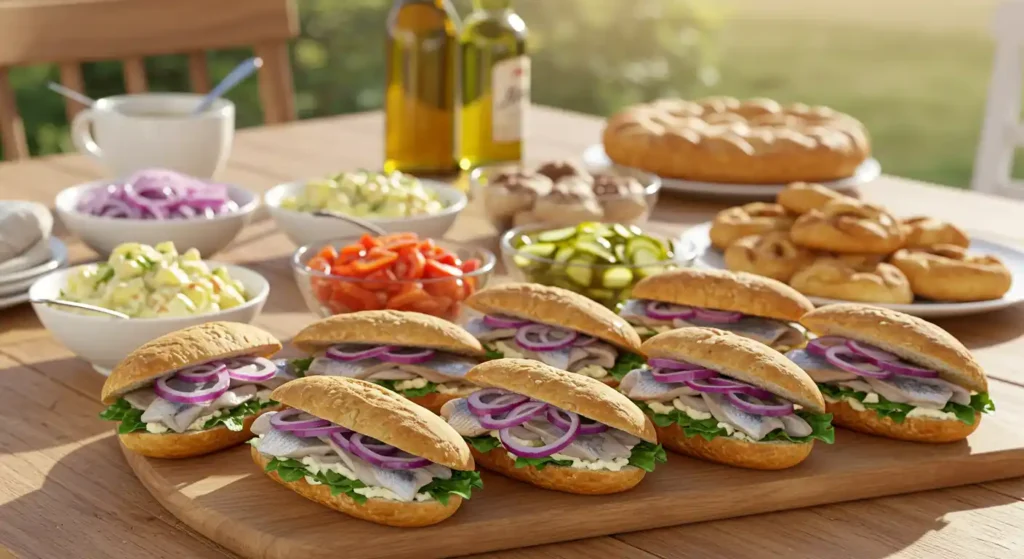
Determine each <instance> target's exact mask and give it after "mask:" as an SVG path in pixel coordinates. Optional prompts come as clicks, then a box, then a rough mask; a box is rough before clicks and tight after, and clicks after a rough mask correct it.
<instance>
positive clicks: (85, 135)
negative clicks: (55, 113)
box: [71, 109, 103, 160]
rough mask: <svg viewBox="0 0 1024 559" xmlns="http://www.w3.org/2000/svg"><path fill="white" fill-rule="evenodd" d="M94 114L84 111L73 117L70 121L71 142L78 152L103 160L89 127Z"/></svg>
mask: <svg viewBox="0 0 1024 559" xmlns="http://www.w3.org/2000/svg"><path fill="white" fill-rule="evenodd" d="M95 116H96V113H95V112H94V111H93V110H92V109H85V110H83V111H81V112H80V113H78V114H77V115H75V118H74V119H73V120H72V121H71V141H72V142H74V144H75V148H77V149H78V151H80V152H82V153H85V154H88V155H91V156H93V157H95V158H96V159H99V160H102V159H103V150H102V149H100V146H99V144H97V143H96V140H94V139H93V138H92V133H91V132H90V131H89V125H90V124H91V123H92V121H93V118H94V117H95Z"/></svg>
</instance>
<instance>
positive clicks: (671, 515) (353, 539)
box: [125, 381, 1024, 559]
mask: <svg viewBox="0 0 1024 559" xmlns="http://www.w3.org/2000/svg"><path fill="white" fill-rule="evenodd" d="M991 394H992V397H993V398H994V399H995V400H996V401H997V402H998V404H997V405H998V406H999V413H997V414H994V415H993V416H991V417H986V418H985V419H984V420H983V421H982V423H981V426H980V427H979V428H978V430H977V431H976V432H975V433H974V434H973V435H972V436H971V437H970V439H969V440H968V441H964V442H961V443H957V444H947V445H925V444H908V443H902V442H898V441H891V440H886V439H880V438H877V437H871V436H867V435H861V434H858V433H854V432H851V431H845V430H837V433H836V443H835V444H834V445H823V444H820V443H817V444H815V448H814V451H813V452H812V453H811V456H810V457H809V458H808V459H807V461H805V462H804V463H803V464H801V465H799V466H797V467H795V468H790V469H788V470H783V471H778V472H761V471H752V470H742V469H737V468H730V467H727V466H721V465H717V464H710V463H707V462H703V461H700V460H695V459H690V458H686V457H684V456H679V455H675V454H670V455H669V461H668V463H666V464H662V465H659V466H658V468H657V469H656V470H655V471H654V472H653V473H650V474H648V475H647V476H646V477H645V478H644V480H643V482H642V483H641V484H640V485H639V486H638V487H637V488H635V489H633V490H631V491H628V492H626V493H622V494H618V495H609V496H605V497H587V496H579V495H568V494H564V493H558V492H555V491H545V490H543V489H538V488H535V487H532V486H529V485H526V484H523V483H518V482H516V481H513V480H509V479H506V478H503V477H501V476H498V475H494V474H491V473H490V472H483V476H484V489H483V490H481V491H478V492H476V493H474V496H473V498H472V499H470V500H469V501H467V502H465V503H464V504H463V506H462V508H461V509H459V512H458V513H457V514H456V515H455V516H454V517H452V518H451V519H449V520H446V521H445V522H442V523H441V524H438V525H436V526H431V527H428V528H422V529H417V530H408V529H401V528H391V527H387V526H378V525H375V524H370V523H366V522H363V521H360V520H356V519H353V518H351V517H348V516H345V515H342V514H339V513H337V512H335V511H332V510H330V509H327V508H325V507H322V506H320V505H317V504H315V503H313V502H311V501H308V500H305V499H302V498H301V497H298V496H297V495H295V494H294V493H292V492H291V491H288V490H287V489H286V488H283V487H281V486H279V485H277V484H275V483H273V482H272V481H271V480H270V479H268V478H267V477H266V476H265V475H264V474H263V473H262V472H261V471H260V470H259V468H257V467H256V466H255V464H253V462H252V459H251V458H250V453H249V449H248V447H246V446H243V447H240V448H235V449H232V450H229V451H225V452H221V453H218V454H214V455H211V456H206V457H202V458H197V459H193V460H159V459H150V458H145V457H142V456H139V455H136V454H134V453H132V452H130V451H125V457H126V459H127V460H128V463H129V465H131V467H132V469H133V470H134V471H135V474H136V475H137V476H138V478H139V480H140V481H141V482H142V484H143V485H144V486H146V488H147V489H149V491H150V493H152V494H153V496H154V497H156V499H157V500H158V501H160V503H162V504H163V505H164V506H165V507H166V508H167V509H168V510H169V511H171V512H172V513H174V515H175V516H177V517H178V518H179V519H181V520H182V521H184V522H185V523H186V524H188V525H189V526H191V527H193V528H195V529H196V530H197V531H199V532H200V533H202V534H204V535H206V536H207V537H209V538H210V539H212V540H214V541H216V542H218V543H220V544H222V545H224V546H225V547H227V548H229V549H231V550H234V551H236V552H238V553H239V554H241V555H242V556H244V557H260V558H266V559H284V558H288V557H298V556H301V557H308V558H310V559H319V558H324V559H327V558H329V557H337V556H338V555H339V554H342V553H344V555H345V557H348V558H351V559H377V558H384V557H395V558H399V557H408V558H416V557H420V558H424V559H426V558H432V557H450V556H452V555H461V554H465V553H475V552H480V551H491V550H495V549H506V548H515V547H522V546H524V545H536V544H544V543H551V542H557V541H566V540H574V539H579V538H584V537H591V536H596V535H606V534H614V533H619V532H627V531H635V530H642V529H647V528H658V527H662V526H670V525H675V524H685V523H692V522H701V521H706V520H716V519H720V518H729V517H735V516H744V515H749V514H755V513H761V512H769V511H776V510H785V509H792V508H799V507H807V506H811V505H819V504H824V503H834V502H838V501H848V500H854V499H862V498H866V497H876V496H879V495H891V494H897V493H907V492H911V491H920V490H924V489H934V488H937V487H945V486H950V485H962V484H967V483H976V482H982V481H989V480H992V479H1000V478H1006V477H1013V476H1020V475H1024V432H1021V430H1020V428H1019V426H1020V424H1021V423H1022V422H1024V389H1021V388H1020V387H1017V386H1014V385H1012V384H1004V383H1001V382H999V381H994V382H993V384H992V387H991ZM907 472H913V475H906V473H907ZM739 495H742V496H743V497H742V498H737V496H739ZM681 503H685V506H679V505H680V504H681ZM267 511H273V514H267ZM580 511H586V514H578V513H579V512H580ZM651 511H657V514H651ZM510 524H513V525H519V526H526V525H529V526H531V528H530V529H529V530H521V531H510V530H509V529H508V526H509V525H510Z"/></svg>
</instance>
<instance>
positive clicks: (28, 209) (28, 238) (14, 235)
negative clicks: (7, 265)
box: [0, 200, 53, 264]
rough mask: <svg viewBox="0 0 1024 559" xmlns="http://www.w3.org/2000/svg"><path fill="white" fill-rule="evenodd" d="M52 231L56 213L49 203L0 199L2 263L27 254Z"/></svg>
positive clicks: (0, 254)
mask: <svg viewBox="0 0 1024 559" xmlns="http://www.w3.org/2000/svg"><path fill="white" fill-rule="evenodd" d="M52 232H53V216H52V215H51V214H50V210H48V209H46V206H43V205H42V204H36V203H34V202H23V201H16V200H14V201H12V200H5V201H0V264H2V263H4V262H7V261H10V260H13V259H14V258H15V257H17V256H20V255H22V254H24V253H25V252H27V251H28V250H29V249H31V248H32V247H34V246H36V245H37V244H39V242H40V241H41V240H43V239H47V238H49V237H50V233H52Z"/></svg>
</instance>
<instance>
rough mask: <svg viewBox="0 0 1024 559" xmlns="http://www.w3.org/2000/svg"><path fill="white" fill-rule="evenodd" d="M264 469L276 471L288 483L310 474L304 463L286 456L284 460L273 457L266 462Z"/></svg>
mask: <svg viewBox="0 0 1024 559" xmlns="http://www.w3.org/2000/svg"><path fill="white" fill-rule="evenodd" d="M266 471H268V472H277V475H278V476H280V477H281V480H282V481H286V482H288V483H291V482H293V481H299V480H300V479H302V478H303V477H304V476H308V475H310V474H309V470H307V469H306V466H305V464H303V463H302V462H299V461H298V460H295V459H294V458H286V459H284V460H282V459H280V458H274V459H273V460H271V461H270V462H268V463H267V467H266Z"/></svg>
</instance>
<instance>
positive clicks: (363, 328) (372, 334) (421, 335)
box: [292, 310, 484, 356]
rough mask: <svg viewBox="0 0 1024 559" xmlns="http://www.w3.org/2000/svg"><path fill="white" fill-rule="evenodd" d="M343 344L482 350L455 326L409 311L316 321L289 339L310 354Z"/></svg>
mask: <svg viewBox="0 0 1024 559" xmlns="http://www.w3.org/2000/svg"><path fill="white" fill-rule="evenodd" d="M342 343H355V344H374V345H399V346H409V347H422V348H429V349H436V350H440V351H448V352H451V353H458V354H462V355H471V356H483V355H484V350H483V348H482V347H481V346H480V342H478V341H477V339H476V338H474V337H473V336H472V335H471V334H470V333H469V332H466V331H465V330H463V329H462V328H460V327H459V326H458V325H456V324H453V323H451V322H448V321H447V320H443V319H440V318H437V317H436V316H430V315H426V314H422V313H417V312H411V311H392V310H380V311H359V312H353V313H346V314H337V315H334V316H331V317H328V318H325V319H323V320H318V321H316V322H314V323H312V324H310V325H308V326H306V327H305V328H303V329H302V330H300V331H299V333H298V334H296V335H295V337H294V338H293V339H292V344H293V345H295V347H297V348H299V349H301V350H303V351H305V352H308V353H313V352H315V351H319V350H323V349H326V348H327V347H329V346H332V345H335V344H342Z"/></svg>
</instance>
